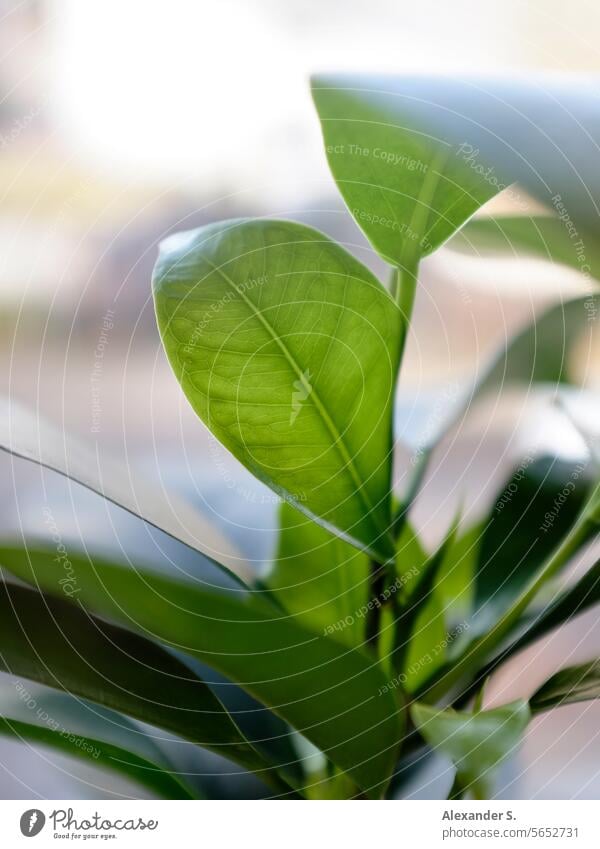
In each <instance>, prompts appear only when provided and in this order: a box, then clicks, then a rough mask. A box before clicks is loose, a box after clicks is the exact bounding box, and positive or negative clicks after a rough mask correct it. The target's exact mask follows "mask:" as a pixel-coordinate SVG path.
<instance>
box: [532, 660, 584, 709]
mask: <svg viewBox="0 0 600 849" xmlns="http://www.w3.org/2000/svg"><path fill="white" fill-rule="evenodd" d="M598 698H600V661H599V660H593V661H591V662H590V663H583V664H581V666H569V667H568V668H567V669H561V670H560V672H557V673H556V675H553V676H552V678H549V679H548V681H546V683H545V684H543V685H542V686H541V687H540V688H539V690H536V691H535V693H534V694H533V696H532V697H531V699H530V700H529V704H530V705H531V710H532V711H533V712H534V713H539V712H540V711H544V710H552V709H553V708H557V707H562V706H563V705H570V704H574V703H575V702H589V701H592V700H594V699H598Z"/></svg>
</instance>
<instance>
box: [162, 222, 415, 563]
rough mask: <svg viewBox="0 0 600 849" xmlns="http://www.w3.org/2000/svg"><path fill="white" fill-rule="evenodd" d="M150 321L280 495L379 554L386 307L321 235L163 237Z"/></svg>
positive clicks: (213, 416) (208, 416) (386, 495)
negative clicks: (153, 317) (154, 314)
mask: <svg viewBox="0 0 600 849" xmlns="http://www.w3.org/2000/svg"><path fill="white" fill-rule="evenodd" d="M153 287H154V299H155V305H156V312H157V317H158V324H159V328H160V332H161V336H162V339H163V344H164V346H165V350H166V352H167V355H168V357H169V360H170V362H171V366H172V367H173V370H174V372H175V374H176V376H177V378H178V380H179V381H180V383H181V385H182V387H183V390H184V392H185V394H186V396H187V398H188V400H189V401H190V403H191V405H192V407H193V408H194V410H195V411H196V412H197V413H198V415H199V416H200V418H202V420H203V421H204V422H205V424H206V425H207V426H208V427H209V428H210V429H211V430H212V432H213V433H214V434H215V436H217V438H218V439H219V440H220V441H221V442H222V443H223V445H225V447H226V448H228V449H229V450H230V451H231V452H232V454H234V456H235V457H237V458H238V459H239V460H240V461H241V462H242V463H244V465H245V466H246V467H247V468H248V469H249V470H250V471H251V472H252V473H253V474H255V475H256V477H258V478H259V479H260V480H262V481H263V482H264V483H266V484H267V485H268V486H270V487H271V488H272V489H273V490H275V492H277V493H278V494H279V495H281V496H282V497H283V498H284V499H285V500H287V501H289V502H291V503H292V504H293V505H294V506H295V507H297V508H298V509H299V510H301V511H302V512H303V513H305V514H306V515H308V516H309V517H311V518H314V519H315V520H316V521H318V522H320V523H322V524H323V525H324V526H325V527H327V528H328V529H330V530H332V531H334V532H335V533H339V534H341V535H343V536H345V537H346V538H347V539H348V540H350V541H352V542H354V544H357V545H359V546H361V547H363V548H365V549H368V550H369V552H370V553H371V554H373V555H374V556H376V557H377V558H379V559H381V560H386V559H387V558H389V557H391V556H393V543H392V540H391V536H390V533H389V523H390V473H391V451H392V433H391V413H392V400H393V392H394V385H395V379H396V372H397V367H398V356H399V329H398V325H399V320H398V309H397V307H396V305H395V304H394V302H393V300H392V299H391V298H390V296H389V295H388V294H387V292H386V291H385V290H384V288H383V287H382V286H381V285H380V284H379V282H378V281H377V280H376V279H375V278H374V277H373V275H372V274H371V272H370V271H368V270H367V269H366V268H365V267H364V266H362V265H361V264H360V263H359V262H357V260H355V259H354V258H353V257H352V256H350V254H348V253H347V252H346V251H345V250H344V249H343V248H341V247H340V246H339V245H337V244H336V243H335V242H332V241H331V240H330V239H328V238H327V237H326V236H324V235H323V234H321V233H318V232H317V231H316V230H312V229H310V228H308V227H305V226H303V225H300V224H295V223H293V222H291V221H265V220H255V221H249V220H237V221H227V222H218V223H216V224H211V225H209V226H207V227H203V228H200V229H199V230H195V231H193V232H190V233H183V234H180V235H177V236H174V237H171V238H170V239H168V240H167V241H166V242H164V243H163V245H162V247H161V252H160V256H159V259H158V262H157V265H156V268H155V271H154V277H153Z"/></svg>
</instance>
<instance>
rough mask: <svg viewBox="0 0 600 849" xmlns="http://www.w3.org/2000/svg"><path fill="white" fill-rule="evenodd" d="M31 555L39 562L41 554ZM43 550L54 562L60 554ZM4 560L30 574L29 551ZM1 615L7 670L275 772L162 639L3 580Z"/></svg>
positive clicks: (51, 583)
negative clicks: (159, 642)
mask: <svg viewBox="0 0 600 849" xmlns="http://www.w3.org/2000/svg"><path fill="white" fill-rule="evenodd" d="M30 555H31V557H32V559H33V560H34V561H36V554H35V553H34V552H30ZM45 557H46V558H48V559H49V560H50V561H52V559H53V557H54V555H53V553H52V552H47V553H46V554H45ZM40 559H41V561H43V560H44V555H40ZM0 562H1V563H2V565H4V566H6V567H9V566H10V564H11V563H12V564H13V565H14V566H15V567H16V568H15V571H16V572H21V576H22V577H24V578H25V579H29V581H31V580H32V573H31V569H30V567H29V566H28V563H27V553H25V552H22V551H20V550H19V549H14V550H12V551H11V550H7V549H3V550H2V553H1V554H0ZM37 562H39V561H37ZM17 564H18V565H17ZM54 565H55V564H54ZM58 568H59V569H60V567H58ZM60 577H61V576H60V574H57V573H54V575H52V576H49V580H48V581H47V582H46V585H47V589H49V590H54V591H59V590H58V589H57V584H56V580H57V578H60ZM0 614H1V615H0V668H1V669H2V670H3V671H5V672H10V673H12V674H15V675H20V676H23V677H25V678H30V679H32V680H34V681H38V682H40V683H42V684H46V685H48V686H50V687H55V688H57V689H60V690H65V691H67V692H69V693H73V694H76V695H79V696H83V697H84V698H87V699H90V700H91V701H95V702H98V703H100V704H102V705H106V706H107V707H110V708H112V709H114V710H117V711H122V712H123V713H125V714H129V715H130V716H133V717H135V718H136V719H140V720H142V721H143V722H147V723H149V724H151V725H156V726H158V727H160V728H166V729H169V730H170V731H173V732H174V733H175V734H178V735H180V736H181V737H184V738H186V739H187V740H191V741H192V742H193V743H196V744H197V745H199V746H203V747H205V748H207V749H211V750H212V751H215V752H217V753H218V754H220V755H222V756H223V757H226V758H230V759H231V760H234V761H236V762H237V763H241V764H242V765H243V766H244V767H245V768H247V769H252V770H262V771H263V775H265V777H266V778H268V777H269V769H268V766H267V765H266V764H265V762H264V760H263V759H262V758H261V757H260V756H259V755H258V753H257V752H255V751H254V749H253V748H252V746H250V744H249V743H248V742H247V741H246V740H245V739H244V738H243V736H242V734H241V733H240V731H239V729H238V728H237V726H236V725H235V723H234V722H233V720H232V718H231V717H230V716H229V714H228V713H227V712H226V711H225V709H224V708H223V706H222V704H221V703H220V701H219V700H218V699H217V698H216V696H215V695H214V694H213V693H212V691H211V690H210V688H209V687H207V685H206V684H205V683H204V682H203V681H201V680H200V679H199V678H198V677H197V676H196V675H195V674H194V673H193V672H192V671H191V670H190V669H189V668H188V667H187V666H186V665H185V664H184V663H182V662H181V661H180V660H178V659H177V658H176V657H175V656H174V655H172V654H171V653H170V652H168V651H166V650H165V649H163V648H162V647H161V646H159V645H157V644H155V643H153V642H151V641H150V640H147V639H145V638H144V637H142V636H139V635H137V634H134V633H132V632H130V631H126V630H124V629H123V628H119V627H117V626H115V625H110V624H108V623H107V622H103V621H102V620H100V619H97V618H95V617H94V616H91V615H90V614H89V613H87V612H86V611H84V610H83V609H82V608H80V607H79V606H77V605H74V604H73V603H72V601H67V600H66V599H65V600H64V601H63V600H62V599H58V598H54V597H52V596H42V595H41V594H39V593H36V592H34V591H32V590H29V589H25V588H23V587H19V586H16V585H14V584H8V583H2V584H0ZM129 624H131V623H129Z"/></svg>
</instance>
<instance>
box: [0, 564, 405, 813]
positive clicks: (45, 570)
mask: <svg viewBox="0 0 600 849" xmlns="http://www.w3.org/2000/svg"><path fill="white" fill-rule="evenodd" d="M0 563H1V564H2V565H3V566H5V567H6V568H7V569H8V570H9V571H11V572H12V573H13V574H15V575H17V576H18V577H19V578H22V579H23V580H25V581H28V582H30V583H31V582H33V583H35V584H36V585H38V586H40V587H41V588H42V589H44V590H46V591H48V592H56V590H57V586H58V580H59V578H60V577H61V571H62V570H61V566H60V565H58V564H57V563H56V561H55V557H54V552H53V551H51V550H37V551H29V552H28V553H24V552H23V551H20V550H19V549H12V550H2V551H0ZM72 568H73V574H74V576H75V579H76V586H77V589H78V590H79V592H78V594H77V600H78V602H80V603H81V604H84V605H85V606H86V607H89V608H90V609H91V610H93V611H94V612H96V613H99V614H102V615H105V616H107V617H110V618H113V619H115V620H117V621H120V622H123V623H126V624H127V626H128V627H136V628H137V629H140V630H142V631H144V632H146V633H148V634H150V635H151V636H153V637H155V638H157V639H159V640H161V641H162V642H165V643H168V644H169V645H171V646H174V647H175V648H177V649H179V650H181V651H184V652H187V653H189V654H191V655H193V656H196V657H198V658H200V659H201V660H203V661H204V662H206V663H207V664H209V665H210V666H212V667H214V668H215V669H217V670H219V671H221V672H222V673H223V674H225V675H227V676H228V677H229V678H230V679H232V680H234V681H236V682H238V683H239V684H240V685H241V686H242V687H243V688H244V689H245V690H247V691H248V692H249V693H251V694H252V695H254V696H256V698H257V699H259V700H260V701H261V702H263V703H264V704H266V705H268V706H269V707H270V708H271V709H272V710H273V711H274V712H275V713H277V714H279V715H280V716H281V717H282V718H283V719H285V720H287V721H288V722H289V723H290V724H291V725H293V726H294V727H295V728H296V729H297V730H298V731H300V732H301V733H302V734H304V735H305V736H306V737H307V738H308V739H309V740H311V742H312V743H314V744H315V745H316V746H317V747H318V748H320V749H321V750H322V751H324V752H325V754H326V755H327V756H328V757H329V758H331V760H332V761H333V762H334V763H335V764H337V765H338V766H339V767H340V768H341V769H343V770H345V771H347V772H348V773H349V774H350V775H351V776H352V777H353V779H354V780H355V782H356V783H357V784H358V785H359V786H360V787H362V788H363V789H364V790H365V791H366V792H368V793H369V794H371V795H374V796H376V795H378V794H380V793H381V792H383V790H384V789H385V785H386V783H387V780H388V779H389V776H390V774H391V772H392V769H393V765H394V761H395V756H396V751H397V748H398V745H399V743H400V741H401V739H402V733H403V727H404V712H403V710H402V709H401V708H399V706H398V703H397V702H396V700H395V699H394V697H393V695H392V694H387V693H386V694H383V695H380V694H379V691H380V690H381V689H382V688H383V687H384V685H385V683H386V679H385V676H384V674H383V672H382V671H381V669H380V668H379V666H378V665H377V664H376V663H374V662H373V661H372V660H371V659H370V658H368V657H367V656H366V655H363V654H362V653H361V652H359V651H356V650H352V649H346V648H344V647H343V646H341V645H340V644H339V643H337V642H336V641H334V640H332V639H328V638H326V637H323V636H318V635H315V634H313V633H312V632H311V631H309V630H307V629H306V628H304V627H303V626H301V625H300V624H299V623H297V622H296V621H295V620H293V619H292V618H290V617H284V616H283V615H282V614H281V612H280V611H278V610H277V609H276V608H274V607H272V606H271V605H270V604H266V603H264V602H263V601H261V600H260V598H257V595H256V593H254V594H248V595H247V596H246V597H243V596H242V595H241V593H240V592H239V591H237V590H236V591H233V590H232V591H229V592H226V591H224V592H223V593H222V594H217V593H214V592H207V591H205V590H203V589H202V588H201V587H200V586H199V585H197V584H193V583H188V582H185V583H184V582H179V581H173V580H169V579H168V578H165V577H164V576H160V575H153V574H149V573H144V572H141V571H133V570H129V569H124V568H121V567H119V566H115V565H112V564H108V563H103V564H96V565H94V564H91V563H90V562H89V561H87V560H81V561H78V562H77V563H75V562H73V564H72ZM75 612H78V611H76V610H75V609H74V611H73V613H75ZM30 627H33V623H31V626H30ZM23 630H24V631H27V628H25V629H23ZM9 633H10V632H9ZM20 633H21V634H22V633H23V631H20ZM4 639H5V641H6V640H7V639H8V634H7V635H6V637H5V638H4ZM23 674H25V673H24V672H23ZM163 686H164V685H163ZM88 695H89V694H88ZM232 756H233V755H232Z"/></svg>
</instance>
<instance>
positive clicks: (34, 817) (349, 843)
mask: <svg viewBox="0 0 600 849" xmlns="http://www.w3.org/2000/svg"><path fill="white" fill-rule="evenodd" d="M30 841H33V842H30ZM67 841H68V842H70V843H71V844H79V845H82V844H85V845H88V846H89V845H96V846H99V845H106V844H108V845H115V846H117V845H118V846H120V847H121V846H122V847H126V846H148V847H150V846H161V847H165V848H166V847H169V849H170V847H172V849H175V847H177V849H180V847H187V846H190V847H195V849H197V847H202V846H210V847H220V846H225V847H227V849H236V847H239V849H254V847H256V849H282V847H284V849H307V847H309V849H312V848H313V847H315V849H317V847H326V846H331V847H344V849H345V847H352V849H354V847H363V846H364V847H365V849H373V847H374V844H375V843H381V844H382V845H385V846H393V847H396V846H398V847H410V849H420V847H424V849H436V847H448V849H450V847H463V849H470V847H480V849H493V847H505V846H506V847H511V849H520V847H529V849H531V847H534V846H537V847H562V846H565V847H572V849H584V847H585V849H588V847H590V849H592V847H593V849H598V847H599V846H600V826H599V824H598V803H597V802H592V801H590V802H588V801H536V802H526V801H516V802H452V803H449V802H437V801H435V802H425V801H419V802H416V801H410V802H402V801H401V802H368V801H356V802H305V803H302V802H298V801H281V802H276V801H273V802H260V801H259V802H256V801H239V802H237V801H199V802H176V801H175V802H168V801H152V802H150V801H143V802H138V801H119V802H114V801H110V802H106V801H89V800H86V801H70V802H64V801H61V802H44V801H40V800H30V801H22V802H21V801H4V802H0V847H2V849H4V847H11V849H12V847H23V846H26V845H29V846H32V847H40V849H41V847H43V846H49V845H50V844H52V845H53V846H61V845H66V843H67Z"/></svg>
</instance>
